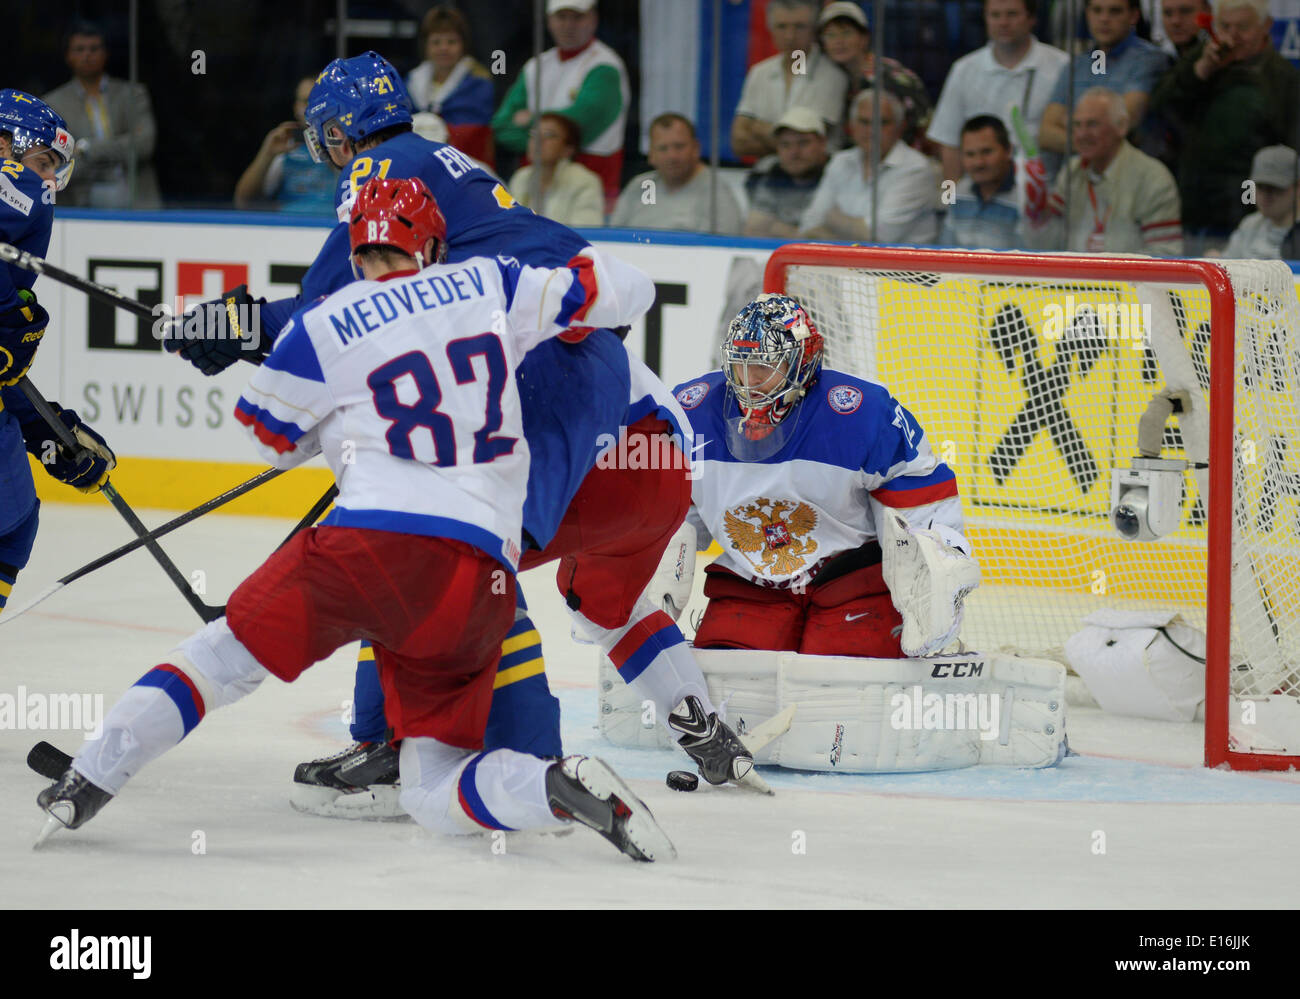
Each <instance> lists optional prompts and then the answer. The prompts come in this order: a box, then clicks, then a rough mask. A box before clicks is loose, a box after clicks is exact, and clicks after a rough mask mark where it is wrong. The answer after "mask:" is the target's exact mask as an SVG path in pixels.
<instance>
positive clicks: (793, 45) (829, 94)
mask: <svg viewBox="0 0 1300 999" xmlns="http://www.w3.org/2000/svg"><path fill="white" fill-rule="evenodd" d="M818 7H819V4H818V2H817V0H768V5H767V27H768V30H769V31H770V32H771V33H772V41H773V43H774V44H775V45H776V47H777V48H778V49H780V50H781V51H780V52H778V53H777V54H776V55H774V56H772V57H771V58H768V59H764V60H763V61H762V62H759V63H755V64H754V65H753V66H751V67H750V69H749V73H748V74H746V76H745V84H744V87H743V88H742V89H741V92H740V103H739V104H737V105H736V116H735V118H733V119H732V121H731V148H732V150H733V151H734V152H735V154H736V155H737V156H742V157H760V156H768V155H770V154H772V153H774V152H776V138H775V136H774V135H773V130H774V127H775V125H776V121H777V119H778V118H780V117H781V115H783V114H784V113H785V112H786V110H787V109H789V108H792V107H802V108H810V109H812V110H813V111H816V112H817V113H818V114H819V115H821V116H822V121H824V122H825V123H826V129H827V132H828V134H835V133H837V131H838V129H839V127H840V122H841V121H842V120H843V118H844V93H845V88H846V87H847V86H848V82H847V81H846V80H845V78H844V74H843V73H841V72H840V71H839V69H837V68H836V66H835V64H834V63H833V62H831V60H830V59H828V58H827V57H826V54H825V53H824V52H822V51H821V49H819V48H818V47H817V41H816V35H815V33H814V29H813V25H814V24H815V23H816V21H817V10H818ZM859 13H861V12H860V11H859Z"/></svg>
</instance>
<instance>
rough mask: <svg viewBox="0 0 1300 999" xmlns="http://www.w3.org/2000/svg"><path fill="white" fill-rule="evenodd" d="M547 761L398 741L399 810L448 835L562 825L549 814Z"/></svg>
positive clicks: (418, 739) (422, 740) (502, 752)
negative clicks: (399, 757)
mask: <svg viewBox="0 0 1300 999" xmlns="http://www.w3.org/2000/svg"><path fill="white" fill-rule="evenodd" d="M551 765H552V761H550V760H543V759H539V758H538V757H536V756H530V755H528V754H526V753H516V752H515V751H513V750H510V749H494V750H489V751H486V752H482V753H474V752H469V751H466V750H464V749H457V748H456V747H455V746H448V745H445V744H443V743H441V742H439V741H438V740H437V739H431V738H426V737H422V736H415V737H410V736H408V737H407V738H406V739H403V740H402V751H401V768H402V797H401V803H402V808H403V809H405V810H406V812H407V813H408V814H409V815H410V816H411V817H412V818H414V819H415V821H416V822H418V823H420V825H422V826H424V827H425V828H426V829H431V830H433V831H435V832H441V833H447V834H450V835H453V836H464V835H468V834H471V833H481V832H484V831H487V830H496V829H503V830H507V831H509V830H517V829H538V828H550V827H553V826H560V825H563V824H564V822H563V820H561V819H558V818H556V817H555V816H554V815H553V814H552V813H551V807H550V805H549V803H548V801H547V794H546V771H547V769H548V768H549V767H550V766H551Z"/></svg>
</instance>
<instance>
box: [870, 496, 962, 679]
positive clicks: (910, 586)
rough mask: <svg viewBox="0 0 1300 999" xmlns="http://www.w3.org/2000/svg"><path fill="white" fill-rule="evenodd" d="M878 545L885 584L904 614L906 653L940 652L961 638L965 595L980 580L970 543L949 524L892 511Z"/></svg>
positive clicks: (898, 609)
mask: <svg viewBox="0 0 1300 999" xmlns="http://www.w3.org/2000/svg"><path fill="white" fill-rule="evenodd" d="M880 549H881V565H880V568H881V572H882V574H883V575H884V577H885V585H886V586H887V587H889V595H890V598H891V599H892V600H893V602H894V607H895V609H897V611H898V613H899V614H901V615H902V616H903V636H902V646H903V654H904V655H906V656H913V657H917V656H929V655H935V654H937V653H938V652H939V651H941V650H942V649H943V647H944V646H946V645H948V644H949V643H950V642H951V641H952V640H953V639H955V638H956V637H957V633H958V632H959V631H960V630H961V619H962V611H963V609H964V608H963V604H964V603H965V600H966V595H967V594H968V593H970V591H971V590H973V589H975V587H977V586H979V584H980V568H979V564H978V563H977V562H976V561H975V560H974V559H973V558H971V557H970V544H969V542H967V540H966V539H965V538H964V537H962V536H961V534H959V533H958V532H957V531H955V530H953V529H952V528H951V527H948V526H947V525H945V524H939V523H935V522H933V521H932V522H931V523H930V525H929V527H927V528H915V527H912V526H910V525H909V524H908V523H907V521H906V520H904V519H903V518H902V517H900V516H899V515H898V514H896V513H894V512H893V511H889V512H888V513H886V515H885V518H884V525H883V530H882V532H881V537H880Z"/></svg>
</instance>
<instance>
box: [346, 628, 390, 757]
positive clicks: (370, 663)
mask: <svg viewBox="0 0 1300 999" xmlns="http://www.w3.org/2000/svg"><path fill="white" fill-rule="evenodd" d="M350 732H351V734H352V741H353V742H383V741H384V739H385V738H386V737H387V734H388V720H387V719H386V718H385V717H384V690H383V688H382V687H381V686H380V685H379V669H378V667H376V666H375V648H374V646H373V645H371V644H370V643H369V642H362V643H361V651H360V652H358V653H357V679H356V683H355V685H354V686H353V688H352V725H351V726H350Z"/></svg>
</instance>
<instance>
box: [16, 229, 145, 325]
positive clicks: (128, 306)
mask: <svg viewBox="0 0 1300 999" xmlns="http://www.w3.org/2000/svg"><path fill="white" fill-rule="evenodd" d="M0 261H4V262H5V263H7V264H13V265H14V266H15V267H18V268H20V269H22V270H25V271H31V272H32V273H33V274H43V275H44V276H45V277H48V278H50V279H51V280H54V281H57V282H58V283H59V284H66V285H68V286H69V287H71V288H76V289H77V290H78V291H80V292H84V293H85V294H87V295H89V296H90V297H91V298H97V299H99V300H100V301H101V302H107V303H108V304H109V305H115V306H117V307H118V308H119V309H125V310H126V311H127V312H133V313H135V314H136V315H137V316H142V317H145V318H148V319H156V318H158V316H159V315H160V313H158V312H155V311H154V310H153V309H152V308H150V307H149V306H147V305H145V304H144V303H143V302H137V301H136V300H135V299H134V298H127V297H126V296H125V295H123V294H122V293H121V292H119V291H117V290H115V289H113V288H108V287H105V286H104V285H102V284H96V283H95V282H94V281H88V280H86V279H85V278H83V277H80V276H79V275H76V274H73V273H72V272H71V271H65V270H64V269H63V268H62V267H55V266H54V265H53V264H52V263H50V262H49V261H48V260H43V259H41V258H40V257H34V256H32V255H31V254H30V253H28V252H27V251H26V250H20V249H18V247H16V246H13V245H12V244H10V243H4V242H0Z"/></svg>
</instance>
